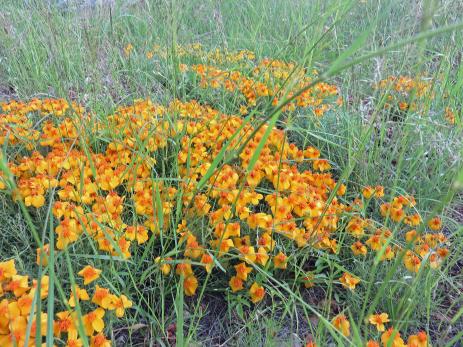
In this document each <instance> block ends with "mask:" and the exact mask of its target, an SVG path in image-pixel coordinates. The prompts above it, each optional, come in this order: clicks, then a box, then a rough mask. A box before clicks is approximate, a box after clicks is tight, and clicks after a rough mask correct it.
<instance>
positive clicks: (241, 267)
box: [235, 262, 252, 281]
mask: <svg viewBox="0 0 463 347" xmlns="http://www.w3.org/2000/svg"><path fill="white" fill-rule="evenodd" d="M235 270H236V277H238V278H239V279H241V280H243V281H246V280H247V279H248V274H249V273H251V271H252V267H248V266H246V263H244V262H242V263H239V264H238V265H235Z"/></svg>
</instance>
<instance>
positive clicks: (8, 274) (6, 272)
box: [0, 259, 17, 283]
mask: <svg viewBox="0 0 463 347" xmlns="http://www.w3.org/2000/svg"><path fill="white" fill-rule="evenodd" d="M16 273H17V272H16V267H15V264H14V260H13V259H11V260H8V261H4V262H1V263H0V283H1V282H3V281H5V280H9V279H11V278H12V277H13V276H14V275H16Z"/></svg>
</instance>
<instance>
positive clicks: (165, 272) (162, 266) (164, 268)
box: [154, 257, 172, 276]
mask: <svg viewBox="0 0 463 347" xmlns="http://www.w3.org/2000/svg"><path fill="white" fill-rule="evenodd" d="M166 260H172V259H171V258H166ZM154 262H155V263H156V264H160V267H159V268H160V269H161V272H162V273H163V275H164V276H167V275H168V274H169V273H170V270H171V266H170V264H168V263H165V262H163V261H162V259H161V257H157V258H156V259H154Z"/></svg>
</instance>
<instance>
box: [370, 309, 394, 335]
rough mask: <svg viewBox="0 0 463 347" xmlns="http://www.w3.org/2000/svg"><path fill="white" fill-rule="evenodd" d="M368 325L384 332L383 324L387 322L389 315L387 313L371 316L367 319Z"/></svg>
mask: <svg viewBox="0 0 463 347" xmlns="http://www.w3.org/2000/svg"><path fill="white" fill-rule="evenodd" d="M368 321H369V322H370V324H373V325H374V326H376V329H377V330H378V331H384V330H385V328H384V323H388V322H389V315H388V314H387V313H380V314H372V315H371V316H370V318H369V319H368Z"/></svg>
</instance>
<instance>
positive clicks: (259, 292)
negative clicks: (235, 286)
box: [249, 282, 265, 304]
mask: <svg viewBox="0 0 463 347" xmlns="http://www.w3.org/2000/svg"><path fill="white" fill-rule="evenodd" d="M249 296H250V297H251V301H252V302H253V303H255V304H256V303H258V302H259V301H261V300H262V299H263V298H264V296H265V289H264V287H262V286H261V285H259V284H258V283H257V282H254V283H253V284H252V286H251V288H250V289H249Z"/></svg>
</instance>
